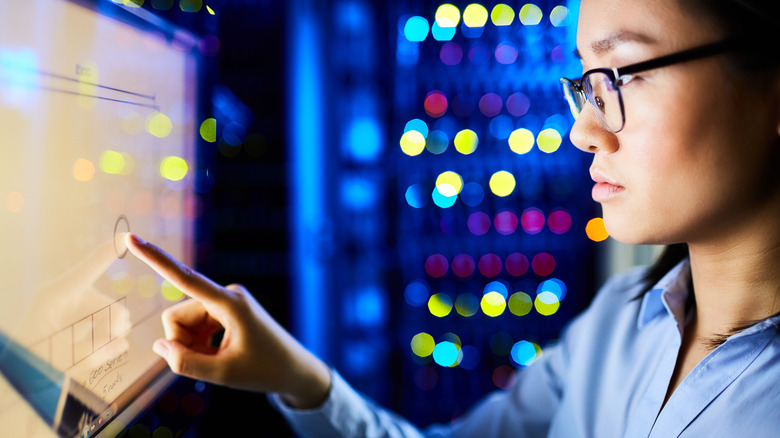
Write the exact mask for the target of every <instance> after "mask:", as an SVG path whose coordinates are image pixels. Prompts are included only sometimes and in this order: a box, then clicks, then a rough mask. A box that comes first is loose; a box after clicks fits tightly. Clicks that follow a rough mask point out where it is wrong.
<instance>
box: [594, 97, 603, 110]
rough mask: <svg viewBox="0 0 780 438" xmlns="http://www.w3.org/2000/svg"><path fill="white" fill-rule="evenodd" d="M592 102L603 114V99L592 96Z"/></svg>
mask: <svg viewBox="0 0 780 438" xmlns="http://www.w3.org/2000/svg"><path fill="white" fill-rule="evenodd" d="M593 101H594V102H596V107H597V108H598V109H599V110H601V112H605V109H604V107H605V106H606V104H605V103H604V99H602V98H601V96H593Z"/></svg>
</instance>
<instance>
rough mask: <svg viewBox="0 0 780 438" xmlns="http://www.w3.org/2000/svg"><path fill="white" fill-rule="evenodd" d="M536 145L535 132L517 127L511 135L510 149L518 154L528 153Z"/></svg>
mask: <svg viewBox="0 0 780 438" xmlns="http://www.w3.org/2000/svg"><path fill="white" fill-rule="evenodd" d="M533 147H534V133H533V132H531V131H529V130H527V129H525V128H520V129H515V130H514V131H512V133H511V134H510V135H509V149H511V150H512V152H514V153H516V154H520V155H523V154H527V153H528V152H530V151H531V149H533Z"/></svg>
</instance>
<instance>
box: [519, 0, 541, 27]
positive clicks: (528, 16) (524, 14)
mask: <svg viewBox="0 0 780 438" xmlns="http://www.w3.org/2000/svg"><path fill="white" fill-rule="evenodd" d="M517 16H518V18H520V22H521V23H523V24H524V25H526V26H533V25H536V24H539V23H540V22H541V21H542V16H543V14H542V10H541V9H539V6H536V5H535V4H533V3H528V4H526V5H524V6H523V7H522V8H520V12H518V14H517Z"/></svg>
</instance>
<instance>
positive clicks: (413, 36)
mask: <svg viewBox="0 0 780 438" xmlns="http://www.w3.org/2000/svg"><path fill="white" fill-rule="evenodd" d="M429 29H430V25H429V24H428V20H426V19H425V18H424V17H420V16H419V15H415V16H413V17H410V18H409V19H408V20H406V24H405V25H404V36H405V37H406V39H407V40H409V41H413V42H418V41H424V40H425V38H426V37H427V36H428V30H429Z"/></svg>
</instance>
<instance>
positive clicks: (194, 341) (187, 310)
mask: <svg viewBox="0 0 780 438" xmlns="http://www.w3.org/2000/svg"><path fill="white" fill-rule="evenodd" d="M126 243H127V247H128V249H129V250H130V252H131V253H133V254H134V255H135V256H136V257H138V258H139V259H140V260H142V261H143V262H145V263H146V264H148V265H149V266H150V267H151V268H152V269H154V270H155V271H157V273H158V274H160V275H161V276H163V278H165V279H167V280H168V281H170V282H171V284H173V285H174V286H176V287H177V288H179V289H180V290H181V291H182V292H184V294H185V295H187V296H188V297H190V298H192V299H189V300H185V301H182V302H180V303H178V304H176V305H174V306H172V307H170V308H168V309H166V310H165V311H164V312H163V314H162V321H163V329H164V331H165V339H158V340H157V341H155V343H154V345H153V347H152V348H153V349H154V351H155V352H156V353H157V354H159V355H160V356H162V357H163V358H164V359H165V360H166V361H167V362H168V365H169V366H170V368H171V370H172V371H173V372H175V373H177V374H181V375H184V376H188V377H192V378H195V379H198V380H204V381H208V382H212V383H217V384H221V385H227V386H231V387H234V388H239V389H245V390H250V391H258V392H277V393H281V394H282V396H283V398H284V399H285V401H286V402H287V403H289V404H290V405H292V406H293V407H296V408H299V409H309V408H314V407H317V406H319V405H321V404H322V402H323V401H324V400H325V399H326V397H327V394H328V391H329V389H330V370H329V369H328V366H327V365H326V364H325V363H324V362H322V361H321V360H320V359H318V358H317V357H316V356H314V355H313V354H312V353H311V352H309V351H308V350H306V349H305V348H304V347H303V346H302V345H301V344H300V343H299V342H298V341H297V340H296V339H295V338H293V337H292V335H290V334H289V333H288V332H287V331H286V330H284V328H282V326H280V325H279V323H277V322H276V321H275V320H274V319H273V318H272V317H271V316H270V315H269V314H268V312H267V311H266V310H265V309H264V308H263V307H262V306H261V305H260V304H259V303H258V302H257V301H256V300H255V299H254V297H253V296H252V295H251V294H250V293H249V292H248V291H247V290H246V289H244V288H243V287H242V286H240V285H235V284H233V285H229V286H227V287H222V286H219V285H218V284H216V283H214V282H213V281H211V280H210V279H208V278H206V277H205V276H203V275H201V274H200V273H198V272H195V271H193V270H192V269H191V268H189V267H188V266H185V265H184V264H182V263H181V262H179V261H178V260H176V259H175V258H173V257H171V256H170V255H169V254H167V253H166V252H165V251H163V250H162V249H160V248H158V247H156V246H154V245H152V244H151V243H147V242H144V241H143V240H141V239H140V238H138V237H137V236H135V235H132V234H128V236H127V238H126ZM220 330H224V335H223V336H222V341H221V342H220V344H219V346H218V347H214V346H212V345H211V339H212V337H213V335H215V334H216V333H217V332H219V331H220Z"/></svg>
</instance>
